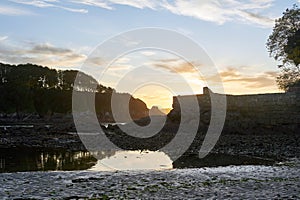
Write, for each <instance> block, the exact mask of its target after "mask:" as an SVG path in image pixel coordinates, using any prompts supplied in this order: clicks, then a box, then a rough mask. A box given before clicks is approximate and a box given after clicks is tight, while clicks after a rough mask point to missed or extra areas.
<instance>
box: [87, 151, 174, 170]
mask: <svg viewBox="0 0 300 200" xmlns="http://www.w3.org/2000/svg"><path fill="white" fill-rule="evenodd" d="M99 153H100V154H101V153H102V154H103V153H104V152H97V153H96V154H97V156H96V157H97V158H99ZM104 155H106V156H107V153H104ZM163 169H172V160H171V159H170V157H169V156H167V155H166V154H165V153H163V152H159V151H116V152H113V155H111V156H107V157H103V158H102V159H99V160H98V162H97V164H96V165H95V166H93V167H92V168H91V169H90V170H92V171H111V170H163Z"/></svg>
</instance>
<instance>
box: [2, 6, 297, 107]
mask: <svg viewBox="0 0 300 200" xmlns="http://www.w3.org/2000/svg"><path fill="white" fill-rule="evenodd" d="M299 3H300V0H174V1H170V0H161V1H158V0H128V1H126V0H3V1H1V2H0V23H1V29H0V62H4V63H10V64H20V63H35V64H40V65H44V66H48V67H52V68H58V69H81V67H82V64H83V63H84V62H85V61H86V59H87V58H88V56H89V55H90V53H91V52H93V50H94V49H95V48H96V47H97V46H98V45H99V44H101V43H103V42H104V41H106V40H108V39H109V38H111V37H112V36H114V35H117V34H120V33H122V32H125V31H129V30H132V29H137V28H143V27H157V28H163V29H168V30H174V31H176V32H178V33H181V34H183V35H185V36H187V37H189V38H191V39H192V40H194V41H195V42H196V43H197V44H199V46H201V47H202V48H203V49H204V50H205V51H206V53H207V55H208V56H209V57H210V58H211V60H212V61H213V62H214V64H215V66H216V68H217V69H218V72H219V75H220V76H221V78H222V81H223V86H224V90H225V92H226V93H229V94H251V93H267V92H268V93H269V92H279V90H278V89H277V85H276V83H275V77H276V76H277V73H278V70H277V64H278V63H276V62H275V61H274V60H273V59H272V58H269V56H268V52H267V50H266V47H265V44H266V41H267V38H268V36H269V35H270V34H271V32H272V27H273V26H274V20H275V19H276V18H278V17H281V16H282V12H283V11H284V10H285V9H286V8H291V7H292V5H293V4H299ZM125 42H126V41H125ZM174 43H176V41H174ZM99 59H100V60H101V58H99ZM86 64H88V63H85V65H86ZM93 65H96V67H98V68H99V69H100V68H103V67H107V66H103V62H100V61H99V62H97V60H95V62H94V63H93ZM193 65H194V66H198V67H199V68H203V67H205V64H203V63H201V61H200V62H199V61H197V62H195V63H192V64H191V63H190V64H188V63H186V62H185V61H184V60H183V59H182V58H180V57H178V56H177V55H173V54H171V53H167V52H163V51H158V50H140V51H136V52H131V53H130V54H127V55H124V56H122V57H120V58H119V59H117V60H115V61H114V62H113V63H112V64H111V67H110V68H108V70H107V71H106V72H105V73H106V74H105V76H102V78H99V77H96V78H97V79H98V80H99V81H100V83H102V84H104V85H106V86H111V87H114V88H117V91H119V92H130V93H133V94H134V96H135V97H138V98H141V99H142V100H144V101H145V102H146V103H147V105H148V107H149V108H150V107H151V106H152V105H158V106H160V107H161V108H170V107H171V104H172V96H173V95H182V94H190V93H191V92H190V91H188V90H185V87H183V85H184V84H185V83H188V84H189V86H190V87H191V88H192V90H193V92H194V93H201V92H202V87H203V86H205V85H206V84H205V81H206V80H205V79H213V77H199V74H198V73H196V72H195V68H194V66H193ZM145 79H147V80H148V79H149V84H148V85H139V86H136V87H134V85H135V84H136V83H138V82H139V80H145ZM155 79H157V80H165V81H166V82H168V83H172V88H170V87H169V86H165V85H164V84H156V82H155V81H152V82H151V80H155ZM120 81H122V83H120ZM182 81H183V82H184V84H183V82H182ZM128 88H131V89H128Z"/></svg>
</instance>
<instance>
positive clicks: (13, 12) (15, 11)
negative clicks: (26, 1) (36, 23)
mask: <svg viewBox="0 0 300 200" xmlns="http://www.w3.org/2000/svg"><path fill="white" fill-rule="evenodd" d="M32 14H33V13H32V12H30V11H28V10H26V9H23V8H17V7H13V6H6V5H5V6H4V5H0V15H9V16H20V15H32Z"/></svg>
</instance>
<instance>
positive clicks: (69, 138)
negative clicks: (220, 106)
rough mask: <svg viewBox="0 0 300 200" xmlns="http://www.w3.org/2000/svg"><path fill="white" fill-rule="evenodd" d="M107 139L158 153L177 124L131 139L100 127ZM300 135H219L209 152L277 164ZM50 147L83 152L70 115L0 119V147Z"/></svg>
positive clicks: (295, 150) (295, 153)
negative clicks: (261, 159)
mask: <svg viewBox="0 0 300 200" xmlns="http://www.w3.org/2000/svg"><path fill="white" fill-rule="evenodd" d="M102 129H103V130H104V131H105V133H106V136H107V137H108V138H109V139H110V140H111V141H112V142H113V143H114V144H116V145H118V146H119V147H121V148H122V149H126V150H144V149H148V150H159V149H160V148H162V147H163V146H164V145H166V144H167V143H168V142H170V141H171V140H172V139H173V138H174V136H175V135H176V131H177V127H176V124H172V123H167V125H166V126H165V127H164V128H163V129H162V131H160V132H159V133H158V134H157V135H155V136H153V137H151V138H148V139H142V138H134V137H132V136H128V135H127V134H126V133H124V132H122V131H121V130H120V129H119V128H118V126H111V125H109V126H108V127H104V126H102ZM204 136H205V135H204V134H201V133H198V135H197V136H196V138H195V140H194V142H193V144H192V145H191V147H190V148H189V149H188V151H187V152H186V153H185V154H184V156H192V155H197V154H198V151H199V149H200V147H201V144H202V141H203V139H204ZM299 143H300V134H295V133H291V134H287V133H272V134H271V133H268V134H264V133H261V134H257V133H256V134H222V135H221V137H220V139H219V141H218V143H217V144H216V146H215V148H214V149H213V150H212V152H211V153H214V154H226V155H240V156H253V157H261V158H268V159H274V160H277V161H282V160H287V159H290V158H300V147H299ZM20 147H21V148H24V147H25V148H26V147H27V148H50V149H64V150H69V151H84V150H85V147H84V145H83V144H82V142H81V140H80V138H79V136H78V135H77V134H76V129H75V127H74V124H73V122H72V117H71V116H64V117H61V116H60V117H54V118H51V119H38V118H37V119H27V120H22V121H20V120H15V119H4V118H1V119H0V148H20Z"/></svg>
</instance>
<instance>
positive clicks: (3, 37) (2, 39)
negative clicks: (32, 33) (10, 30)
mask: <svg viewBox="0 0 300 200" xmlns="http://www.w3.org/2000/svg"><path fill="white" fill-rule="evenodd" d="M7 38H8V36H0V42H1V41H4V40H6V39H7Z"/></svg>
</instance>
